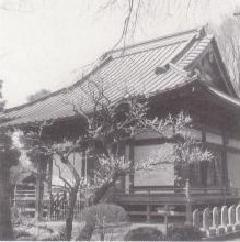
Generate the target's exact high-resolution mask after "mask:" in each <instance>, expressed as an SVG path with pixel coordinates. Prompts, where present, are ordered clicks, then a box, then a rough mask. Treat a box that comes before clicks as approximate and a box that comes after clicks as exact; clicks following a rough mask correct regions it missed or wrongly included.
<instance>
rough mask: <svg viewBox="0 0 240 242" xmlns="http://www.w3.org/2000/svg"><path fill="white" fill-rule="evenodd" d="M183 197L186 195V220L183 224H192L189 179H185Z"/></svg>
mask: <svg viewBox="0 0 240 242" xmlns="http://www.w3.org/2000/svg"><path fill="white" fill-rule="evenodd" d="M185 197H186V220H185V226H192V203H191V194H190V181H189V179H187V180H186V185H185Z"/></svg>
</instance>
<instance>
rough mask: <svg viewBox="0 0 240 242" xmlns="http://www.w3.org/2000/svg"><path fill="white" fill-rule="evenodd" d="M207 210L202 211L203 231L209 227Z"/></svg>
mask: <svg viewBox="0 0 240 242" xmlns="http://www.w3.org/2000/svg"><path fill="white" fill-rule="evenodd" d="M209 213H210V211H209V208H205V209H204V210H203V229H204V230H208V229H209V227H210V221H209V220H210V217H209Z"/></svg>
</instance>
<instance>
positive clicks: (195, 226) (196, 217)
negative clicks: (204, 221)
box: [193, 209, 200, 229]
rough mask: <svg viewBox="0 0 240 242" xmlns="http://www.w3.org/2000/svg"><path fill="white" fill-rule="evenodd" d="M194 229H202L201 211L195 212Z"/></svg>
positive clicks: (196, 210)
mask: <svg viewBox="0 0 240 242" xmlns="http://www.w3.org/2000/svg"><path fill="white" fill-rule="evenodd" d="M193 227H194V228H197V229H198V228H199V227H200V219H199V210H198V209H195V210H194V211H193Z"/></svg>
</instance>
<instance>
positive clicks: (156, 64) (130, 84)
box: [0, 30, 213, 125]
mask: <svg viewBox="0 0 240 242" xmlns="http://www.w3.org/2000/svg"><path fill="white" fill-rule="evenodd" d="M212 39H213V36H210V35H206V34H203V33H202V31H199V30H191V31H186V32H182V33H177V34H173V35H169V36H165V37H162V38H159V39H156V40H152V41H149V42H145V43H140V44H137V45H133V46H128V47H126V48H124V49H118V50H114V51H110V52H107V53H106V54H104V55H103V56H102V58H101V60H100V64H99V65H98V66H97V67H95V68H94V69H93V70H92V72H90V73H89V74H88V75H86V76H85V77H83V78H82V79H81V80H79V81H78V82H77V83H76V84H74V85H73V86H71V87H69V88H64V89H61V90H59V91H56V92H54V93H53V94H51V95H49V96H48V97H45V98H42V99H39V100H37V101H35V102H32V103H29V104H25V105H22V106H20V107H16V108H12V109H9V110H6V111H5V114H4V118H5V119H7V120H8V121H7V122H6V125H14V124H23V123H28V122H39V121H44V120H52V119H53V120H55V119H61V118H67V117H72V116H74V115H76V113H75V112H74V111H73V104H74V106H76V107H78V108H80V110H82V111H83V112H85V113H88V112H91V110H92V108H93V102H92V97H93V96H96V93H97V92H99V90H100V89H101V90H103V92H104V96H105V97H106V99H107V100H109V101H110V102H115V101H117V100H118V99H121V98H123V97H125V96H126V95H138V94H143V93H144V94H151V93H154V92H164V91H166V90H170V89H175V88H177V87H180V86H184V85H186V84H187V83H189V82H192V80H193V79H192V78H191V77H189V76H188V75H187V72H185V70H184V67H186V66H188V65H189V64H191V63H192V62H193V61H194V60H195V59H196V58H197V57H198V56H199V55H201V54H202V53H203V52H204V50H205V49H206V48H207V47H208V45H209V43H210V42H211V41H212ZM97 87H98V88H97ZM2 117H3V116H2ZM0 118H1V117H0ZM2 125H4V124H3V123H2Z"/></svg>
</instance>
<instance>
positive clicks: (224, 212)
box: [221, 206, 228, 226]
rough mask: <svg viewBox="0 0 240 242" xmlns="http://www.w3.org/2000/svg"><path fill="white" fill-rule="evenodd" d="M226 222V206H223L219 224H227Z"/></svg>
mask: <svg viewBox="0 0 240 242" xmlns="http://www.w3.org/2000/svg"><path fill="white" fill-rule="evenodd" d="M227 224H228V208H227V206H223V207H222V208H221V226H227Z"/></svg>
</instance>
